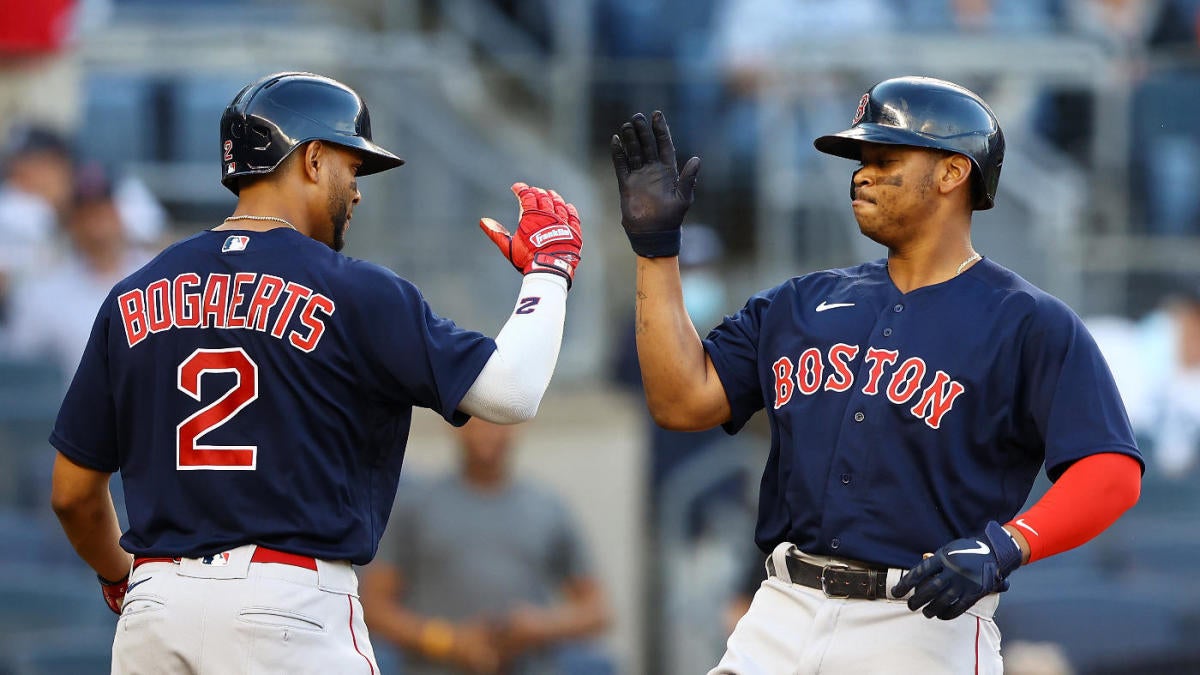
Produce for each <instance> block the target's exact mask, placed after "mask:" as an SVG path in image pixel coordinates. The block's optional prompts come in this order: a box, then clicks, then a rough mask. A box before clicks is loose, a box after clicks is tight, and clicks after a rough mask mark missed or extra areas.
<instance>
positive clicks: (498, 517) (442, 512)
mask: <svg viewBox="0 0 1200 675" xmlns="http://www.w3.org/2000/svg"><path fill="white" fill-rule="evenodd" d="M377 557H378V559H379V560H382V561H385V562H389V563H391V564H393V565H395V566H396V567H397V569H398V570H399V571H400V574H401V575H402V577H403V581H404V591H403V594H404V595H403V597H402V598H401V602H402V604H403V605H404V606H405V607H407V608H408V609H410V610H411V611H413V612H416V613H418V614H420V615H422V616H427V617H438V618H442V619H445V620H447V621H450V622H454V623H458V622H461V621H467V620H471V619H480V618H485V619H486V618H496V619H499V618H502V617H504V616H505V615H506V614H507V613H508V612H509V611H511V610H512V609H514V608H515V607H517V606H518V605H521V604H529V605H535V606H548V605H551V604H555V603H556V602H558V601H559V599H560V591H561V589H562V587H563V584H564V583H565V582H567V581H568V580H571V579H577V578H580V577H585V576H590V574H591V569H590V565H589V563H588V559H587V554H586V551H585V549H584V544H583V540H582V538H581V537H580V535H579V531H578V528H577V526H576V524H575V522H574V520H573V519H572V517H571V514H570V512H569V511H568V510H567V508H566V505H565V504H564V503H563V502H562V500H561V499H559V497H558V496H557V495H555V494H553V493H552V492H551V491H549V490H548V489H546V488H544V487H542V486H540V485H537V484H534V483H532V482H529V481H525V480H516V481H514V482H512V483H510V484H509V485H508V486H506V487H504V488H503V489H502V490H500V491H498V492H479V491H477V490H473V489H471V488H470V487H469V486H468V485H467V484H466V483H465V482H464V481H463V479H462V478H461V477H460V476H458V475H453V476H448V477H444V478H438V479H433V480H427V481H419V480H414V481H412V482H408V483H406V484H403V485H401V486H400V490H399V492H398V494H397V497H396V503H395V506H394V508H393V510H392V516H391V520H390V521H389V522H388V526H387V531H386V532H385V533H384V535H383V539H382V541H381V542H380V545H379V553H378V556H377ZM404 672H405V675H443V674H449V673H453V672H455V671H453V670H450V669H446V668H441V667H438V666H436V665H433V664H429V663H425V662H423V661H422V660H421V659H420V658H419V657H417V656H415V655H411V654H410V655H406V664H405V670H404ZM518 672H520V673H521V674H522V675H525V674H532V673H552V672H554V668H553V664H552V663H550V662H549V659H546V658H539V657H537V656H536V655H534V656H532V657H531V658H526V659H523V660H522V663H521V664H520V667H519V670H518Z"/></svg>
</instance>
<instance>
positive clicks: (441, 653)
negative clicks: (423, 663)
mask: <svg viewBox="0 0 1200 675" xmlns="http://www.w3.org/2000/svg"><path fill="white" fill-rule="evenodd" d="M417 644H418V645H419V647H420V649H421V653H422V654H424V655H425V656H426V657H428V658H430V659H434V660H441V659H444V658H446V656H448V655H449V654H450V650H452V649H454V627H453V626H451V625H450V624H449V623H446V622H445V621H442V620H441V619H430V620H429V621H426V622H425V623H423V624H421V633H420V635H418V636H417Z"/></svg>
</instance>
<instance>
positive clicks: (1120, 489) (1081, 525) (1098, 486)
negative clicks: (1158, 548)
mask: <svg viewBox="0 0 1200 675" xmlns="http://www.w3.org/2000/svg"><path fill="white" fill-rule="evenodd" d="M1141 491H1142V469H1141V465H1140V464H1139V463H1138V461H1137V460H1136V459H1134V458H1133V457H1130V456H1129V455H1124V454H1121V453H1117V452H1105V453H1100V454H1096V455H1089V456H1087V457H1084V458H1083V459H1080V460H1079V461H1077V462H1075V463H1074V464H1072V465H1071V466H1070V467H1069V468H1068V469H1067V470H1066V471H1064V472H1063V474H1062V476H1059V478H1058V480H1057V481H1055V483H1054V485H1052V486H1051V487H1050V489H1049V490H1047V491H1046V494H1044V495H1042V497H1041V499H1039V500H1038V501H1037V503H1035V504H1034V505H1033V506H1031V507H1030V508H1029V510H1028V511H1026V512H1024V513H1022V514H1021V515H1019V516H1017V517H1016V518H1013V519H1012V520H1011V521H1009V522H1008V523H1007V524H1005V526H1004V529H1006V530H1008V531H1009V533H1010V534H1012V535H1013V538H1014V539H1016V541H1017V544H1018V545H1019V546H1020V547H1021V558H1022V561H1023V562H1033V561H1035V560H1041V559H1042V558H1048V557H1050V556H1052V555H1056V554H1059V553H1062V552H1064V551H1068V550H1070V549H1073V548H1075V547H1076V546H1081V545H1083V544H1085V543H1087V542H1088V541H1091V540H1092V539H1093V538H1095V537H1096V536H1097V535H1099V534H1100V533H1101V532H1103V531H1104V530H1106V529H1108V527H1109V526H1110V525H1112V524H1113V523H1115V522H1117V519H1118V518H1120V517H1121V515H1122V514H1124V513H1125V512H1126V511H1128V510H1129V509H1130V508H1132V507H1133V505H1134V504H1136V503H1137V500H1138V497H1140V496H1141Z"/></svg>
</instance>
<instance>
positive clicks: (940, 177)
mask: <svg viewBox="0 0 1200 675" xmlns="http://www.w3.org/2000/svg"><path fill="white" fill-rule="evenodd" d="M934 171H935V173H934V176H935V177H936V178H937V183H938V190H939V191H940V192H941V193H942V194H950V193H951V192H954V191H955V190H957V189H959V188H963V189H965V190H966V191H967V192H968V193H969V192H970V191H971V160H969V159H967V157H966V155H959V154H949V155H947V156H945V157H943V158H942V159H941V161H939V162H938V163H937V168H935V169H934Z"/></svg>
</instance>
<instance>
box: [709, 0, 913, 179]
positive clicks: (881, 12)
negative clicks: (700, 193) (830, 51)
mask: <svg viewBox="0 0 1200 675" xmlns="http://www.w3.org/2000/svg"><path fill="white" fill-rule="evenodd" d="M896 20H897V14H896V12H895V9H894V7H893V6H892V4H891V3H890V2H888V1H887V0H721V1H720V2H719V4H718V5H717V8H716V10H715V21H714V23H713V25H714V28H715V33H714V34H713V37H712V40H713V49H714V52H715V54H716V55H717V56H716V60H717V62H718V63H719V64H720V67H721V68H722V69H723V71H724V73H725V79H726V83H727V86H728V88H729V91H730V92H731V94H732V95H733V97H734V104H733V105H732V107H731V110H730V115H729V118H728V119H727V120H726V128H727V129H728V130H730V133H731V134H740V137H733V138H730V139H728V141H722V142H721V147H725V148H733V149H734V152H735V154H737V157H736V159H741V160H745V159H746V158H747V157H753V156H754V155H755V154H756V153H757V152H759V151H761V150H762V148H758V147H757V145H758V137H759V133H758V128H759V124H758V123H757V116H758V113H757V96H758V92H759V91H760V90H761V89H762V87H764V86H765V85H767V84H768V83H769V82H770V80H771V79H772V78H774V77H776V76H778V75H780V74H781V73H779V72H777V71H778V69H779V68H780V66H781V64H786V62H787V61H788V60H789V54H795V53H797V52H799V51H800V50H811V49H813V48H814V45H830V44H838V43H858V42H859V41H860V40H861V39H862V38H863V37H864V36H870V35H873V34H876V35H877V34H880V33H885V32H888V31H891V30H892V29H894V28H895V27H896ZM787 82H788V84H789V86H790V87H792V88H793V89H794V90H795V91H797V92H800V96H801V97H802V100H801V104H802V110H801V119H800V120H799V122H800V124H801V126H802V129H800V130H799V131H798V132H797V133H798V135H797V138H802V139H807V138H811V137H813V136H816V135H817V132H816V131H815V130H817V129H826V128H833V127H836V126H838V125H844V124H845V118H846V111H845V105H844V103H843V101H844V100H845V98H846V94H845V91H846V90H847V88H850V89H853V90H855V91H857V89H858V87H859V83H857V82H845V81H844V80H843V78H841V77H840V76H838V75H836V74H835V73H830V72H826V73H800V74H794V75H793V74H787ZM746 153H749V154H748V155H747V154H746ZM710 154H712V153H710ZM810 155H811V153H804V156H810ZM706 156H707V155H706ZM712 164H713V163H712V162H708V163H706V165H705V169H704V170H705V173H706V174H708V175H711V173H712V170H713V168H714V167H713V166H712ZM744 167H745V165H744V164H743V165H742V167H741V168H740V169H738V170H739V171H742V172H744Z"/></svg>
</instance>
